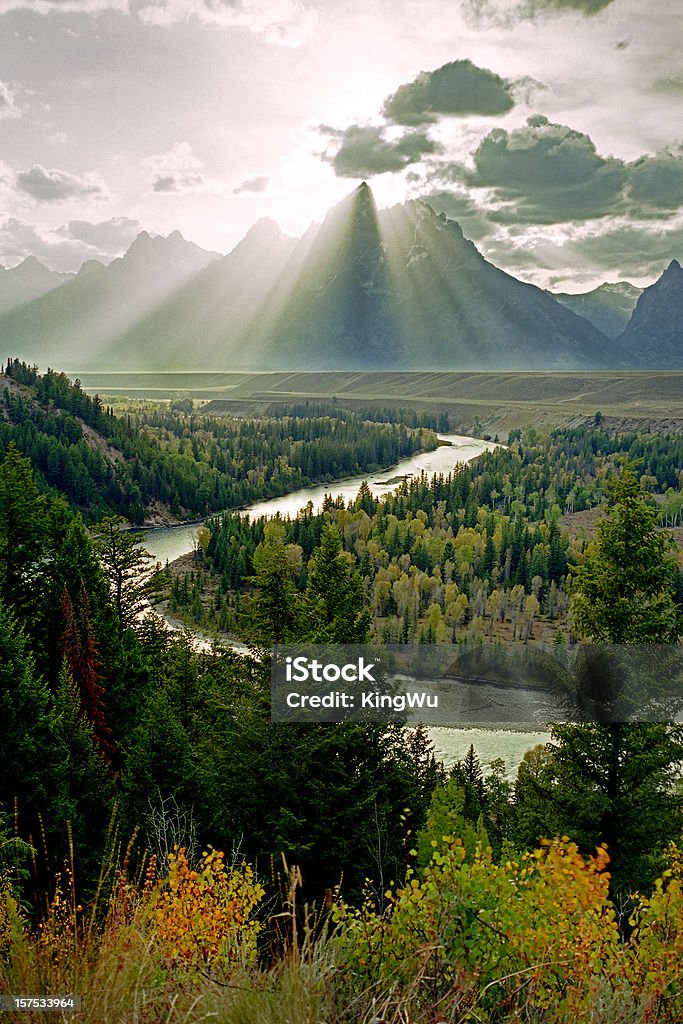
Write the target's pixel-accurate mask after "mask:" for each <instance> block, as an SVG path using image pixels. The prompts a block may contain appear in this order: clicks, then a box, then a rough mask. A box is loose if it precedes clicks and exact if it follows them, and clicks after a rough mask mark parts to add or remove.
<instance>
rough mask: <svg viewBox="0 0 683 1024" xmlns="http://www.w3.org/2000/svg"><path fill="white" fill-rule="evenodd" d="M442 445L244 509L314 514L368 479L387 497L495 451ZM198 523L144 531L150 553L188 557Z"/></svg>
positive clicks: (469, 440)
mask: <svg viewBox="0 0 683 1024" xmlns="http://www.w3.org/2000/svg"><path fill="white" fill-rule="evenodd" d="M437 436H438V438H439V440H440V441H441V442H442V443H441V444H440V445H439V447H438V448H435V449H434V451H432V452H420V453H419V454H418V455H411V456H410V458H407V459H403V460H402V461H401V462H399V463H398V464H397V465H396V466H393V467H392V468H391V469H387V470H384V471H380V472H378V473H372V474H368V473H363V474H362V475H361V476H354V477H347V478H346V479H345V480H337V481H336V482H332V483H327V484H314V485H313V486H312V487H303V488H302V489H301V490H299V491H291V492H290V493H289V494H284V495H283V496H282V497H281V498H268V499H266V500H265V501H257V502H256V504H254V505H250V506H249V508H246V509H244V510H243V512H244V513H245V514H248V515H249V516H250V517H251V518H252V519H258V517H259V516H269V517H270V516H275V515H277V514H278V513H280V515H281V516H290V517H292V518H293V517H294V516H296V514H297V512H299V511H300V509H302V508H305V507H306V505H307V504H308V502H309V501H310V502H312V503H313V511H314V512H320V510H321V509H322V503H323V499H324V497H325V495H326V494H332V495H334V497H335V498H336V497H337V495H339V494H341V495H342V497H343V498H344V500H345V501H349V500H352V499H353V498H355V497H356V495H357V494H358V488H359V487H360V485H361V484H362V483H363V481H364V480H367V482H368V484H369V486H370V489H371V490H372V492H373V494H375V495H378V496H379V495H382V494H387V493H388V492H389V491H391V490H393V488H394V487H396V477H401V476H419V475H420V473H423V472H424V473H427V474H428V475H429V476H432V475H433V474H434V473H450V471H451V470H452V469H454V468H455V467H456V466H457V465H458V464H459V463H462V462H469V461H470V460H471V459H476V457H477V456H478V455H481V453H482V452H486V451H491V449H493V448H495V447H496V446H495V444H494V443H493V442H492V441H481V440H480V439H479V438H477V437H463V436H462V435H461V434H438V435H437ZM198 525H199V524H198V523H191V524H189V525H183V526H161V527H153V528H151V529H147V530H144V531H143V533H144V541H143V543H144V545H145V547H146V548H147V550H148V551H149V553H150V554H151V555H152V556H153V557H154V558H155V559H156V561H158V562H161V563H162V564H163V563H165V562H166V561H169V562H172V561H174V560H175V559H176V558H180V556H181V555H186V554H187V553H188V552H189V551H192V549H193V548H194V542H195V537H196V535H197V526H198Z"/></svg>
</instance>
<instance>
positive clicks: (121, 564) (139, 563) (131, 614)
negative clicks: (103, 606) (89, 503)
mask: <svg viewBox="0 0 683 1024" xmlns="http://www.w3.org/2000/svg"><path fill="white" fill-rule="evenodd" d="M124 526H125V519H123V517H122V516H107V517H106V518H105V519H103V520H102V521H101V522H100V523H98V524H97V526H95V528H94V530H93V533H94V535H95V550H96V552H97V554H98V556H99V558H100V561H101V563H102V568H103V570H104V573H105V575H106V577H107V579H108V580H109V585H110V587H111V593H112V598H113V600H114V606H115V608H116V615H117V618H118V624H119V630H120V631H121V632H123V630H124V629H128V628H129V627H131V626H133V625H134V623H135V621H136V619H137V617H138V616H139V615H140V612H141V611H142V609H143V608H144V607H145V596H144V580H145V576H146V574H147V572H148V570H149V562H150V559H151V555H150V554H149V552H147V551H145V549H144V548H143V547H141V546H140V538H141V535H140V534H139V533H128V532H126V531H125V530H124V529H123V527H124Z"/></svg>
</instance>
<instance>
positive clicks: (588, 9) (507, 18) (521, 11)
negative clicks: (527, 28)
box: [463, 0, 615, 27]
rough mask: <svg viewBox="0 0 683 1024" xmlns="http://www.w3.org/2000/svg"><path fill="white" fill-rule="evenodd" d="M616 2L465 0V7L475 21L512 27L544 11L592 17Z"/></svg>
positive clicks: (599, 0) (613, 0)
mask: <svg viewBox="0 0 683 1024" xmlns="http://www.w3.org/2000/svg"><path fill="white" fill-rule="evenodd" d="M614 2H615V0H519V2H518V3H516V4H515V3H513V4H509V3H504V2H502V0H463V8H464V10H465V12H466V14H469V15H470V16H471V17H472V18H473V19H474V20H475V21H481V20H487V21H491V22H493V23H494V24H500V25H504V26H507V27H511V26H512V25H514V23H515V22H517V21H521V20H523V19H525V18H534V17H536V15H538V14H544V13H548V14H552V13H555V14H560V13H562V12H563V11H577V12H578V13H579V14H583V15H585V16H586V17H591V16H592V15H594V14H599V13H600V11H604V10H605V8H607V7H609V6H610V4H612V3H614Z"/></svg>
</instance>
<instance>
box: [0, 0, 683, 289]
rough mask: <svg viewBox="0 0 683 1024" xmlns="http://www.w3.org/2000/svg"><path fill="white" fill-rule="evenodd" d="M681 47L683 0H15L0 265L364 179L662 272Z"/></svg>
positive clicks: (525, 254) (315, 211) (559, 281)
mask: <svg viewBox="0 0 683 1024" xmlns="http://www.w3.org/2000/svg"><path fill="white" fill-rule="evenodd" d="M596 6H602V9H601V10H599V11H597V13H592V14H591V13H588V12H589V11H591V10H594V8H595V7H596ZM682 42H683V8H682V6H681V4H680V2H679V0H660V2H658V3H657V4H643V3H642V0H603V2H602V5H600V4H599V3H596V2H595V0H364V2H360V0H223V2H215V0H214V2H211V3H209V2H208V0H206V2H205V0H0V139H1V142H0V264H2V265H4V266H6V267H9V266H13V265H14V264H16V263H18V262H19V261H20V260H21V259H22V258H24V257H25V256H26V255H29V254H32V255H35V256H36V257H37V258H38V259H40V260H41V261H42V262H44V263H45V264H46V265H48V266H50V267H52V268H54V269H59V270H76V269H78V267H79V266H80V264H81V263H82V262H83V261H84V260H85V259H89V258H97V259H102V260H104V261H105V262H106V261H108V260H110V259H112V258H114V257H115V256H117V255H120V253H121V252H123V251H125V249H126V248H127V246H128V245H129V244H130V242H131V241H132V239H133V238H134V237H135V235H136V234H137V233H138V232H139V231H140V230H141V229H142V228H145V229H147V230H149V231H151V232H153V233H161V234H168V233H170V232H171V231H173V230H175V229H179V230H180V231H181V232H182V233H183V234H184V235H185V237H187V238H189V239H191V240H193V241H195V242H197V243H198V244H200V245H202V246H204V247H205V248H207V249H211V250H215V251H218V252H222V253H224V252H228V251H229V250H230V249H231V248H233V247H234V246H235V245H236V244H237V243H238V242H239V240H240V239H241V238H242V237H243V236H244V234H245V233H246V231H247V230H248V229H249V227H250V226H251V225H252V224H253V223H254V222H255V221H256V220H257V219H258V218H260V217H272V218H273V219H275V220H277V221H278V222H279V223H280V225H281V226H282V228H283V229H284V230H285V231H286V232H288V233H290V234H294V235H299V234H301V233H302V232H303V231H304V230H305V229H306V227H307V226H308V224H309V223H310V222H311V221H313V220H320V219H321V218H322V217H323V216H324V214H325V212H326V211H327V209H328V208H329V207H330V206H331V205H333V204H334V203H336V202H338V201H339V200H340V199H341V198H342V197H343V196H344V195H346V194H348V193H349V192H350V191H351V190H352V189H353V188H354V187H355V186H356V185H357V184H358V182H359V181H361V180H362V179H364V178H366V179H367V180H369V181H370V183H371V185H372V189H373V192H374V195H375V198H376V201H377V203H378V205H379V206H385V205H393V204H395V203H399V202H402V201H404V200H405V199H406V198H410V197H416V196H420V195H421V196H425V197H428V196H434V197H436V198H435V200H434V201H435V202H437V203H438V204H440V205H439V208H440V209H443V210H444V211H445V212H447V213H448V214H449V215H450V216H453V217H454V219H456V220H459V221H460V223H461V224H462V226H463V230H464V232H465V235H466V236H468V237H471V238H472V239H473V240H474V242H475V244H476V245H477V246H478V247H479V248H480V250H481V251H482V252H484V253H485V254H486V255H487V256H488V257H489V258H490V259H491V260H492V261H493V262H495V263H496V264H497V265H498V266H501V267H502V268H503V269H506V270H508V271H510V272H511V273H513V274H515V275H517V276H519V277H522V278H525V279H527V280H531V281H534V282H535V283H538V284H541V285H544V286H550V287H555V288H557V289H558V290H560V289H564V290H575V291H576V290H585V289H586V288H589V287H591V286H592V285H594V284H597V283H599V282H600V281H602V280H618V279H620V278H627V279H629V280H632V281H634V283H641V284H642V283H649V281H651V280H652V279H653V278H654V277H655V276H657V275H658V274H659V273H660V272H661V270H662V269H663V267H664V266H665V265H666V264H667V263H668V262H669V261H670V259H672V258H674V257H677V258H681V257H683V212H682V209H683V149H682V148H681V144H682V136H683V132H682V130H681V127H680V126H681V124H683V118H682V117H681V99H682V98H683V67H682V65H681V53H682V52H683V46H682V45H681V44H682ZM439 69H444V70H443V71H439ZM421 72H426V73H428V74H427V75H423V76H421V77H420V78H418V76H419V75H420V73H421ZM434 72H438V74H433V73H434ZM390 99H391V102H387V101H389V100H390ZM529 118H532V119H533V120H532V122H531V124H528V123H527V122H528V119H529ZM543 118H545V119H546V120H545V121H543ZM647 158H649V159H647Z"/></svg>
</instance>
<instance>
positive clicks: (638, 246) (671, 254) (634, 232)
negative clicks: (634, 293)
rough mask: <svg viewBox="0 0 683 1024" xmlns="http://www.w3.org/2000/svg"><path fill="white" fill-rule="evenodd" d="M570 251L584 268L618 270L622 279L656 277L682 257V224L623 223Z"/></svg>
mask: <svg viewBox="0 0 683 1024" xmlns="http://www.w3.org/2000/svg"><path fill="white" fill-rule="evenodd" d="M567 248H568V249H569V250H570V252H571V253H572V254H574V255H575V256H576V257H578V259H579V261H580V263H581V264H583V266H586V264H588V265H590V266H593V267H595V269H596V270H599V271H602V270H603V269H605V270H612V271H616V272H617V273H618V274H619V275H621V276H622V277H629V276H632V277H655V276H657V275H659V274H661V272H662V271H663V270H664V269H665V268H666V267H667V266H668V264H669V263H670V262H671V260H672V259H673V258H677V259H681V258H682V257H683V225H681V224H680V223H675V222H670V223H667V224H657V225H655V224H623V225H620V226H619V227H615V228H613V229H612V230H610V231H607V232H604V233H603V234H596V235H590V236H589V237H587V238H582V239H578V240H576V241H574V242H571V243H569V244H568V246H567Z"/></svg>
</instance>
